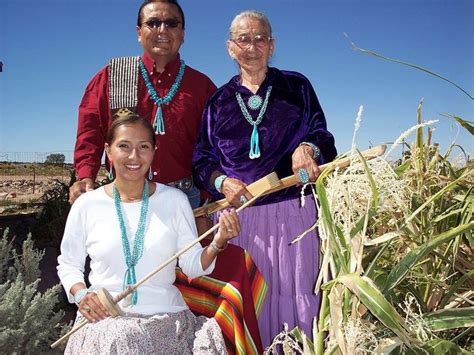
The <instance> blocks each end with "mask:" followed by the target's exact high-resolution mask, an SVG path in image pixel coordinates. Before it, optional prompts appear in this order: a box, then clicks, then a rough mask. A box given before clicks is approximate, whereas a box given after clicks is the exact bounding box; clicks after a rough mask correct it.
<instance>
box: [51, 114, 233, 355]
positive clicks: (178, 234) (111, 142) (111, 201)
mask: <svg viewBox="0 0 474 355" xmlns="http://www.w3.org/2000/svg"><path fill="white" fill-rule="evenodd" d="M106 141H107V143H106V144H105V150H106V153H107V157H108V159H109V161H110V162H111V164H112V165H113V169H114V172H115V174H114V175H115V181H114V182H112V183H110V184H108V185H105V186H103V187H101V188H99V189H97V190H94V191H91V192H88V193H87V194H83V195H81V196H80V197H79V198H78V199H77V201H76V202H75V203H74V205H73V206H72V208H71V211H70V213H69V216H68V219H67V223H66V228H65V231H64V237H63V240H62V243H61V255H60V256H59V258H58V261H59V266H58V274H59V277H60V279H61V282H62V284H63V286H64V289H65V291H66V294H67V296H68V298H69V301H70V302H71V303H73V302H74V303H76V304H77V306H78V310H79V312H78V320H81V318H83V317H85V318H87V319H88V320H89V321H90V324H88V325H87V326H86V327H84V328H82V329H80V330H79V331H78V332H77V333H75V334H74V335H72V336H71V338H70V339H69V342H68V345H67V347H66V353H71V354H79V353H84V354H86V353H97V354H98V353H109V352H111V353H137V354H145V353H147V354H148V353H166V354H171V353H173V354H175V353H176V354H178V353H179V354H184V353H187V354H188V353H204V354H207V353H219V354H220V353H226V350H225V344H224V339H223V337H222V333H221V330H220V328H219V326H218V325H217V323H216V321H215V320H214V319H208V318H205V317H195V316H194V315H193V314H192V313H191V311H190V310H189V309H188V307H187V305H186V303H185V302H184V300H183V297H182V296H181V294H180V292H179V290H178V289H177V288H176V287H175V286H174V285H173V282H174V281H175V266H176V261H175V262H174V263H171V264H170V265H168V266H167V267H165V268H164V269H163V270H161V271H160V273H159V274H157V275H156V276H155V277H154V278H152V279H150V280H149V281H147V282H146V283H145V284H143V286H141V287H140V288H138V290H137V291H136V292H134V293H133V294H132V295H130V296H131V297H127V298H126V299H125V300H123V301H121V302H120V303H119V305H120V306H121V308H122V309H123V311H124V312H125V314H124V316H120V317H117V318H110V317H108V312H107V310H106V308H105V307H104V306H103V305H102V304H101V302H100V300H99V298H98V296H97V295H96V294H95V293H94V291H95V290H97V289H98V288H101V287H104V288H106V289H107V290H108V291H109V292H110V293H111V294H112V295H113V296H114V295H116V294H118V293H120V292H121V291H122V290H123V288H124V287H126V286H127V285H129V284H134V283H136V282H137V281H138V280H140V279H141V278H143V277H144V276H145V275H147V274H148V273H149V272H151V271H152V270H153V269H155V268H156V267H157V266H158V265H160V264H161V263H162V262H164V261H165V260H167V259H168V258H169V257H171V256H172V255H174V254H175V253H176V252H177V251H178V250H180V249H182V248H183V247H184V246H186V245H188V244H189V243H190V242H191V241H192V240H193V239H195V238H196V234H197V232H196V226H195V224H194V218H193V213H192V210H191V207H190V205H189V202H188V199H187V198H186V195H185V194H184V193H182V192H181V191H180V190H178V189H175V188H172V187H168V186H166V185H163V184H158V183H153V182H149V181H148V180H147V179H146V178H145V176H147V175H148V172H149V169H150V165H151V162H152V161H153V155H154V152H155V132H154V130H153V127H152V125H151V123H150V122H149V121H148V120H146V119H144V118H141V117H139V116H136V115H128V116H125V117H121V118H117V119H116V120H114V122H113V123H112V125H111V127H110V129H109V132H108V134H107V139H106ZM220 222H221V226H224V228H220V229H219V231H218V232H217V234H216V235H215V236H214V240H213V241H212V242H211V244H210V245H209V246H208V247H206V248H204V249H203V248H202V247H201V245H200V244H197V245H195V246H194V247H193V248H192V249H190V250H189V251H187V252H186V253H184V254H183V255H182V256H181V257H180V258H179V265H180V266H181V268H182V269H183V271H184V272H185V273H186V274H187V275H188V276H190V277H197V276H200V275H205V274H209V273H211V272H212V270H213V269H214V265H215V259H216V256H217V254H218V253H219V252H220V251H221V250H223V248H224V247H225V245H226V244H227V242H228V240H230V239H231V238H233V237H235V236H236V235H237V234H238V232H239V228H240V227H239V220H238V218H237V216H236V214H235V211H234V212H230V213H229V212H227V213H225V214H224V215H223V217H222V218H221V219H220ZM87 256H89V257H90V259H91V263H90V267H91V272H90V274H89V281H90V283H91V287H89V288H87V287H86V284H85V277H84V263H85V259H86V257H87Z"/></svg>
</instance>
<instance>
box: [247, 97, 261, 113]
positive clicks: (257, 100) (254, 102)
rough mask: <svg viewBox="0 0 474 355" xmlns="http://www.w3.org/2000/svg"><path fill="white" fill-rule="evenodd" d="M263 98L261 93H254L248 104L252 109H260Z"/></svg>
mask: <svg viewBox="0 0 474 355" xmlns="http://www.w3.org/2000/svg"><path fill="white" fill-rule="evenodd" d="M262 103H263V100H262V98H261V96H260V95H257V94H255V95H252V96H250V97H249V99H248V101H247V105H248V106H249V108H250V109H251V110H258V109H260V107H262Z"/></svg>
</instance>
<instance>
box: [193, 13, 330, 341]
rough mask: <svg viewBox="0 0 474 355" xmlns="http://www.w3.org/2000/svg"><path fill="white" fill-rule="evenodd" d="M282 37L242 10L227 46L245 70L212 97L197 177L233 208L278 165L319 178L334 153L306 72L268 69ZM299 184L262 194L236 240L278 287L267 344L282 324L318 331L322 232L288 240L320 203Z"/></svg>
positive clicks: (264, 324)
mask: <svg viewBox="0 0 474 355" xmlns="http://www.w3.org/2000/svg"><path fill="white" fill-rule="evenodd" d="M274 48H275V41H274V39H273V38H272V28H271V25H270V23H269V21H268V19H267V17H266V16H265V15H264V14H262V13H259V12H256V11H245V12H242V13H240V14H239V15H237V16H236V17H235V18H234V20H233V21H232V24H231V26H230V38H229V40H228V41H227V49H228V52H229V55H230V56H231V58H232V59H234V60H235V61H236V63H237V64H238V67H239V71H240V73H239V75H236V76H235V77H233V78H232V79H231V80H230V81H229V82H228V83H227V84H225V85H224V86H223V87H221V88H220V89H219V90H218V91H217V92H216V93H215V94H214V95H213V96H211V98H210V100H209V101H208V104H207V108H206V110H205V113H204V120H203V126H202V129H201V133H200V137H199V139H198V143H197V146H196V150H195V153H194V158H193V164H194V169H195V171H194V176H195V179H196V181H197V183H198V185H201V187H204V188H206V189H207V190H208V191H209V192H210V193H211V194H212V195H213V197H214V198H216V199H218V198H222V195H224V196H225V198H226V199H227V200H228V201H229V202H230V203H231V204H232V205H234V206H240V205H241V204H242V203H244V202H245V201H247V200H248V199H249V198H251V194H250V193H249V192H248V191H247V189H246V185H247V184H249V183H251V182H253V181H255V180H257V179H259V178H261V177H263V176H265V175H267V174H269V173H270V172H272V171H276V172H277V173H278V175H279V176H280V177H285V176H288V175H291V174H296V175H297V177H298V179H299V181H301V183H308V182H313V181H315V179H316V178H317V176H318V175H319V168H318V165H320V164H323V163H326V162H329V161H331V160H332V159H334V157H335V156H336V148H335V145H334V138H333V136H332V135H331V133H329V132H328V130H327V128H326V119H325V117H324V113H323V111H322V109H321V106H320V105H319V102H318V98H317V97H316V94H315V92H314V90H313V87H312V86H311V83H310V82H309V81H308V79H307V78H306V77H305V76H303V75H302V74H299V73H296V72H290V71H282V70H278V69H276V68H271V67H269V66H268V61H269V59H270V57H271V56H272V54H273V51H274ZM299 194H300V188H299V187H293V188H289V189H286V190H283V191H280V192H278V193H274V194H271V195H268V196H265V197H263V198H261V199H260V200H259V201H258V203H256V204H255V206H253V207H251V208H249V209H247V210H244V211H243V213H242V214H241V216H240V223H241V234H240V236H241V237H240V238H239V240H235V243H236V244H238V245H240V246H242V247H243V248H245V249H248V250H249V251H250V254H251V255H252V257H253V259H254V260H255V262H256V264H257V266H258V268H259V269H260V271H262V273H263V275H264V277H265V279H266V281H267V282H268V284H269V287H270V291H269V294H268V296H267V299H266V301H265V304H264V308H263V311H262V314H261V316H260V319H259V326H260V332H261V336H262V342H263V343H264V346H268V345H269V344H270V342H271V339H272V337H273V336H275V335H276V334H277V333H279V331H280V330H281V328H282V324H283V323H284V322H286V323H288V324H289V326H290V327H293V326H299V327H300V328H301V329H302V330H304V331H305V332H306V333H307V334H311V333H310V332H311V324H312V318H313V317H314V316H315V315H316V313H317V310H318V309H319V298H318V297H316V295H314V293H313V287H314V282H315V280H316V274H317V270H318V265H319V243H318V238H317V235H316V234H315V233H312V234H310V235H307V236H306V237H305V238H304V239H303V240H302V241H300V242H298V243H296V244H294V245H289V243H290V241H291V240H292V239H293V238H294V237H295V236H297V235H298V234H299V233H301V232H303V231H305V230H306V229H307V228H309V227H310V226H311V225H312V224H313V223H314V220H315V218H316V210H315V207H314V203H306V207H305V208H302V207H301V206H300V202H299V198H298V197H299Z"/></svg>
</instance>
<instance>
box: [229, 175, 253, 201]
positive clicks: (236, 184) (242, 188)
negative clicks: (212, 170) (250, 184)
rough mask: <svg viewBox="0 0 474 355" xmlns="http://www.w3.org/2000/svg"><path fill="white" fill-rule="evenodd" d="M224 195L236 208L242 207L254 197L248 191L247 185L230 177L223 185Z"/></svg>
mask: <svg viewBox="0 0 474 355" xmlns="http://www.w3.org/2000/svg"><path fill="white" fill-rule="evenodd" d="M222 193H223V194H224V195H225V198H226V200H227V202H229V203H230V204H231V205H232V206H234V207H240V206H242V205H243V204H244V203H245V202H247V201H248V200H250V199H251V198H252V197H253V196H252V194H251V193H250V192H249V191H248V190H247V185H245V184H244V183H243V182H242V181H240V180H239V179H234V178H231V177H228V178H226V179H225V180H224V182H223V183H222Z"/></svg>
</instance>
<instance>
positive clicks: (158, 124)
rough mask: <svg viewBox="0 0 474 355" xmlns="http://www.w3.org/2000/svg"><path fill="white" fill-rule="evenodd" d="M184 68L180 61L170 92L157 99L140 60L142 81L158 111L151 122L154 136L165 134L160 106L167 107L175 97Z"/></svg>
mask: <svg viewBox="0 0 474 355" xmlns="http://www.w3.org/2000/svg"><path fill="white" fill-rule="evenodd" d="M185 67H186V65H185V64H184V60H181V61H180V65H179V70H178V75H177V76H176V79H175V81H174V83H173V85H172V86H171V89H170V91H169V92H168V93H167V94H166V95H165V96H163V97H159V96H158V94H157V93H156V90H155V88H154V87H153V85H152V83H151V81H150V78H149V77H148V73H147V72H146V68H145V64H143V61H142V60H141V59H140V72H141V73H142V77H143V80H145V85H146V88H147V90H148V94H149V95H150V97H151V99H152V100H153V102H154V103H155V105H156V106H158V109H157V110H156V115H155V120H154V122H153V125H154V127H155V133H156V134H165V122H164V120H163V111H162V108H161V106H162V105H163V104H166V105H169V103H170V102H171V100H173V97H174V95H176V92H177V91H178V89H179V85H180V84H181V79H183V75H184V68H185Z"/></svg>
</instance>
